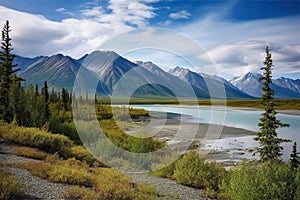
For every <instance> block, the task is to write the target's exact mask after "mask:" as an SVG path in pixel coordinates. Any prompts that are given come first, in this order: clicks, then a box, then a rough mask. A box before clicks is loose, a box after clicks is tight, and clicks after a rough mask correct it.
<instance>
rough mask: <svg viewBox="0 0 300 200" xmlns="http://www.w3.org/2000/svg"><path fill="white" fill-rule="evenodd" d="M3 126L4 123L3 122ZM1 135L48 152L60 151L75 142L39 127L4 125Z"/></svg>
mask: <svg viewBox="0 0 300 200" xmlns="http://www.w3.org/2000/svg"><path fill="white" fill-rule="evenodd" d="M1 126H2V124H1ZM4 127H6V128H4V130H3V129H2V130H3V131H2V130H1V136H2V137H3V138H4V139H7V140H11V141H14V142H16V143H18V144H21V145H24V146H30V147H35V148H38V149H40V150H42V151H46V152H48V153H55V152H60V151H62V150H63V149H64V148H68V147H71V146H73V142H72V141H71V140H70V139H69V138H67V137H66V136H63V135H59V134H51V133H49V132H46V131H44V130H40V129H38V128H25V127H17V126H13V125H4Z"/></svg>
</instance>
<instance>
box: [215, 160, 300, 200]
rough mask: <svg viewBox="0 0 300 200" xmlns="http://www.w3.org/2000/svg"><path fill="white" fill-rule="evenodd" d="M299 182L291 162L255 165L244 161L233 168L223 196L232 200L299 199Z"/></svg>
mask: <svg viewBox="0 0 300 200" xmlns="http://www.w3.org/2000/svg"><path fill="white" fill-rule="evenodd" d="M298 170H299V169H298ZM298 173H299V172H298ZM298 176H299V175H298ZM299 184H300V183H299V180H297V173H295V172H294V171H293V170H292V169H291V166H290V165H289V164H286V163H280V164H278V163H269V162H268V163H264V164H262V166H257V165H255V166H254V165H251V164H247V163H243V164H241V165H240V166H238V167H236V168H234V169H233V171H232V173H231V178H230V181H229V184H227V185H223V186H222V187H223V190H224V191H225V193H223V194H222V195H221V196H223V197H224V199H228V198H230V199H232V200H243V199H248V200H256V199H260V200H269V199H272V200H276V199H277V200H282V199H297V198H298V197H296V192H297V191H299Z"/></svg>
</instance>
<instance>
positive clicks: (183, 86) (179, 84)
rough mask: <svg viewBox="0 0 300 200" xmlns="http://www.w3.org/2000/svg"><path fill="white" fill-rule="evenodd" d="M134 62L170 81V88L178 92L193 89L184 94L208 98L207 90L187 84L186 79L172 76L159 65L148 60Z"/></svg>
mask: <svg viewBox="0 0 300 200" xmlns="http://www.w3.org/2000/svg"><path fill="white" fill-rule="evenodd" d="M135 63H136V64H138V65H140V66H142V67H144V68H145V69H147V70H148V71H150V72H152V73H154V74H156V75H157V76H159V77H161V78H162V79H164V80H165V81H168V82H169V83H172V88H174V89H175V91H176V92H178V93H185V92H186V93H190V92H188V91H189V89H193V90H194V93H195V94H186V95H185V96H190V97H193V96H192V95H195V96H196V97H198V98H209V93H208V92H207V90H204V89H202V88H197V87H194V86H193V85H190V84H188V83H187V82H186V81H184V80H182V79H180V78H179V77H177V76H174V75H173V74H171V73H168V72H166V71H164V70H162V69H161V68H160V67H159V66H157V65H155V64H154V63H152V62H150V61H148V62H142V61H135Z"/></svg>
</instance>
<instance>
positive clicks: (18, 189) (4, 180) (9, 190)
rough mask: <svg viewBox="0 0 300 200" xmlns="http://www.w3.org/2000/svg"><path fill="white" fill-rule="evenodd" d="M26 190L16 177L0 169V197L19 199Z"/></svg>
mask: <svg viewBox="0 0 300 200" xmlns="http://www.w3.org/2000/svg"><path fill="white" fill-rule="evenodd" d="M25 190H26V187H25V186H24V185H22V184H20V183H19V182H18V181H17V179H16V178H15V177H13V176H10V175H9V174H8V173H7V172H6V171H4V170H2V169H0V199H1V200H8V199H19V197H21V196H22V195H23V194H24V192H25Z"/></svg>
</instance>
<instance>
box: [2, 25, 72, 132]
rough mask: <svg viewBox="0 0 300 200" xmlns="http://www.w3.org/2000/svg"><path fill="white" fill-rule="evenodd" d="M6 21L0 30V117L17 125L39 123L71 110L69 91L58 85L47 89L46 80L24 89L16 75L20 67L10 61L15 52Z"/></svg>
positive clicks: (39, 124) (45, 122)
mask: <svg viewBox="0 0 300 200" xmlns="http://www.w3.org/2000/svg"><path fill="white" fill-rule="evenodd" d="M10 32H11V29H10V25H9V21H6V23H5V25H4V27H3V30H2V42H1V45H2V46H1V51H0V120H3V121H5V122H8V123H15V124H17V125H20V126H28V127H39V128H41V127H42V126H44V125H47V122H49V120H50V118H51V114H52V116H58V114H59V113H64V112H67V111H70V110H71V108H70V107H71V106H70V105H71V101H72V95H71V94H70V93H69V92H68V91H67V90H66V89H65V88H62V90H61V92H56V91H55V90H54V88H52V91H51V93H49V89H48V84H47V81H45V82H44V85H43V87H42V88H41V89H39V87H38V85H37V84H36V85H35V86H34V85H32V84H30V85H29V86H28V88H27V90H26V91H25V88H24V86H23V84H22V82H23V81H25V80H24V79H22V78H21V77H18V76H17V74H16V72H18V71H19V70H20V68H17V64H13V59H14V57H15V55H14V54H13V53H12V51H13V48H12V44H11V40H12V39H11V38H10V36H9V33H10Z"/></svg>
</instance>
